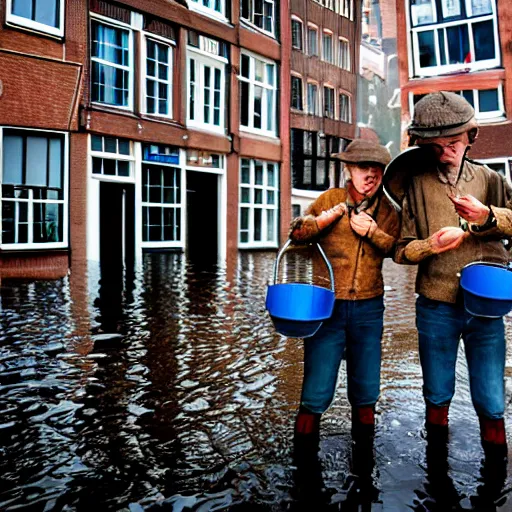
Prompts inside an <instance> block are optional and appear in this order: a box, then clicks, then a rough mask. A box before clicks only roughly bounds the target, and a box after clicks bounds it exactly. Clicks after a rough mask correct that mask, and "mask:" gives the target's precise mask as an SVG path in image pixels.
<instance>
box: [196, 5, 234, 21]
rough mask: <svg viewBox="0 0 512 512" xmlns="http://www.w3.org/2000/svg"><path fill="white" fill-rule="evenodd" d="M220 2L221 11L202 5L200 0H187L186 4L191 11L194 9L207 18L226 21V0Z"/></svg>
mask: <svg viewBox="0 0 512 512" xmlns="http://www.w3.org/2000/svg"><path fill="white" fill-rule="evenodd" d="M210 2H212V3H213V2H215V0H210ZM220 3H221V12H219V11H216V10H215V9H214V8H212V7H206V6H205V5H203V2H202V0H198V1H197V2H196V1H194V0H188V1H187V4H188V7H189V9H190V10H191V11H195V12H197V13H199V14H203V15H204V16H207V17H209V18H214V19H216V20H219V21H224V22H227V21H228V19H227V17H226V0H220Z"/></svg>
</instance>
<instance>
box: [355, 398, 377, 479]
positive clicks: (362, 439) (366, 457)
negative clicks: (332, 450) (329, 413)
mask: <svg viewBox="0 0 512 512" xmlns="http://www.w3.org/2000/svg"><path fill="white" fill-rule="evenodd" d="M374 437H375V412H374V408H373V407H372V406H367V407H353V408H352V472H353V473H354V474H355V475H357V476H359V477H361V478H371V474H372V471H373V468H374V466H375V458H374V454H373V441H374Z"/></svg>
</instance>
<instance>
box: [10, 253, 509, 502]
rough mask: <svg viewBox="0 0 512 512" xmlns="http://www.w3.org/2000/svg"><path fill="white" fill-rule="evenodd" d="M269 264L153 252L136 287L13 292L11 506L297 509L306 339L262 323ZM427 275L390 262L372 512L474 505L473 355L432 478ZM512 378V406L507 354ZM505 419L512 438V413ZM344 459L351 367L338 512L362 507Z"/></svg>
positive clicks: (342, 409)
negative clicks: (423, 363)
mask: <svg viewBox="0 0 512 512" xmlns="http://www.w3.org/2000/svg"><path fill="white" fill-rule="evenodd" d="M274 257H275V254H274V253H265V252H260V253H252V254H251V253H240V254H239V255H238V262H237V263H236V264H235V265H234V267H233V268H224V267H222V268H217V267H214V266H212V267H207V268H198V267H194V266H192V265H187V264H186V263H185V261H184V260H183V259H182V258H181V256H179V255H177V254H171V253H167V254H148V255H146V256H145V262H144V270H143V271H141V272H140V273H135V275H133V276H129V275H126V276H119V278H116V276H115V274H113V275H109V276H108V280H106V279H102V280H100V279H99V272H98V271H97V269H94V268H89V270H88V273H86V271H85V270H84V269H73V271H72V273H71V274H70V275H69V276H68V277H67V278H64V279H62V280H57V281H35V282H25V281H11V280H3V281H2V282H1V289H0V311H1V315H0V411H1V415H2V416H1V418H2V419H1V421H0V422H1V424H0V510H24V509H26V510H31V511H45V512H46V511H54V510H55V511H57V510H66V511H71V510H79V511H81V510H93V509H96V510H98V511H99V510H129V511H131V512H136V511H140V510H144V509H148V510H171V511H173V512H181V511H184V512H186V511H189V510H195V511H201V512H205V511H210V510H212V511H213V510H251V511H252V510H262V511H281V510H296V509H297V507H300V504H299V503H297V498H296V496H297V493H296V490H295V484H294V474H293V473H294V467H293V463H292V430H293V421H294V416H295V413H296V409H297V406H298V401H299V393H300V386H301V379H302V341H301V340H295V339H289V340H287V339H285V338H283V337H281V336H280V335H278V334H276V333H275V331H274V329H273V327H272V324H271V321H270V319H269V317H268V316H267V314H266V312H265V305H264V303H265V292H266V284H267V283H268V281H269V279H270V277H271V274H272V265H273V261H274ZM414 276H415V269H414V268H413V267H403V266H400V267H399V266H397V265H395V264H393V263H392V262H390V261H386V264H385V273H384V277H385V282H386V297H385V301H386V312H385V332H384V337H383V363H382V393H381V400H380V402H379V404H378V406H377V407H378V415H377V435H376V469H377V471H376V475H377V487H378V489H379V493H378V497H377V498H376V499H375V501H376V502H375V503H374V504H373V506H372V508H371V510H383V511H402V510H404V511H406V510H415V511H434V510H446V508H443V504H442V503H439V502H438V503H436V502H435V499H434V498H433V496H434V497H435V496H436V495H437V496H438V501H439V495H444V496H446V494H447V493H446V492H445V491H446V489H447V488H449V489H451V491H450V492H452V493H453V494H454V495H455V496H456V499H455V502H456V503H457V506H458V507H459V508H454V509H453V510H476V509H477V508H476V507H477V505H476V504H478V503H481V502H482V499H483V498H482V496H483V495H484V494H485V490H482V479H481V475H480V465H481V458H482V456H483V452H482V450H481V447H480V440H479V429H478V421H477V417H476V415H475V412H474V410H473V407H472V405H471V401H470V396H469V385H468V379H467V371H466V368H465V364H464V363H463V360H464V359H463V358H464V355H463V349H462V348H461V353H460V354H459V367H458V371H457V392H456V395H455V399H454V401H453V404H452V407H451V410H450V427H451V438H450V445H449V458H448V465H449V471H448V473H447V474H446V475H437V476H438V477H439V480H442V482H443V484H442V485H443V486H444V487H443V489H444V490H442V491H441V492H439V490H437V491H436V489H435V482H432V481H431V478H429V477H428V476H427V465H426V455H425V444H426V443H425V439H424V434H423V421H424V403H423V399H422V394H421V383H422V380H421V370H420V366H419V359H418V353H417V343H416V329H415V325H414V300H415V297H414ZM506 322H507V338H508V340H510V339H512V322H511V318H507V319H506ZM506 375H507V383H506V388H507V401H509V400H510V394H511V391H512V385H509V384H510V381H509V379H510V377H512V356H511V349H510V347H509V350H508V355H507V372H506ZM506 421H507V426H508V429H509V431H510V426H511V423H512V409H511V408H510V407H509V408H508V411H507V413H506ZM349 454H350V407H349V404H348V401H347V398H346V390H345V377H344V366H342V371H341V376H340V379H339V385H338V392H337V395H336V400H335V402H334V404H333V406H332V407H331V409H330V410H329V411H328V413H327V414H326V415H325V417H324V418H323V420H322V426H321V452H320V460H321V465H322V477H323V485H324V487H325V492H324V494H325V495H326V496H328V498H327V505H328V506H329V507H330V508H329V510H349V508H348V502H347V496H348V493H349V489H350V479H347V477H348V476H349ZM436 482H438V480H436ZM504 489H505V491H504V498H503V499H502V500H501V501H499V503H498V507H497V508H490V507H491V505H489V503H487V504H486V505H485V506H484V508H480V509H478V510H489V511H491V510H500V511H507V510H512V504H511V502H510V500H511V498H510V497H509V498H508V500H507V499H506V498H507V496H506V493H507V492H509V490H510V479H509V480H508V481H507V482H506V484H505V487H504ZM479 500H480V501H479ZM318 509H319V510H320V507H319V508H318ZM350 510H357V509H353V508H350ZM367 510H370V509H369V508H368V509H367Z"/></svg>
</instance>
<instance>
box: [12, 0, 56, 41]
mask: <svg viewBox="0 0 512 512" xmlns="http://www.w3.org/2000/svg"><path fill="white" fill-rule="evenodd" d="M6 21H7V23H12V24H15V25H19V26H22V27H27V28H30V29H33V30H37V31H39V32H46V33H47V34H51V35H54V36H59V37H62V36H63V35H64V0H7V11H6Z"/></svg>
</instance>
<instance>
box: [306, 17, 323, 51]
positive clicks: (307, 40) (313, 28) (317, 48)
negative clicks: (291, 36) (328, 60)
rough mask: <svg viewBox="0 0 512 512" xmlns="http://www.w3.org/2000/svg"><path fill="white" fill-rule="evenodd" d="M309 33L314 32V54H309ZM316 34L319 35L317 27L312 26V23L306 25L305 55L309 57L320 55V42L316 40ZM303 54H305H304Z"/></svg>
mask: <svg viewBox="0 0 512 512" xmlns="http://www.w3.org/2000/svg"><path fill="white" fill-rule="evenodd" d="M310 31H314V32H315V45H316V53H311V52H310V48H311V47H310V41H311V37H310ZM318 34H319V30H318V26H317V25H314V24H313V23H308V29H307V36H306V44H307V54H308V55H309V56H310V57H318V56H319V54H320V42H319V40H318ZM304 53H306V52H304Z"/></svg>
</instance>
